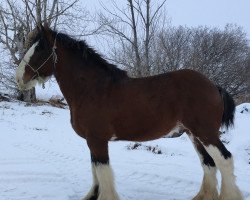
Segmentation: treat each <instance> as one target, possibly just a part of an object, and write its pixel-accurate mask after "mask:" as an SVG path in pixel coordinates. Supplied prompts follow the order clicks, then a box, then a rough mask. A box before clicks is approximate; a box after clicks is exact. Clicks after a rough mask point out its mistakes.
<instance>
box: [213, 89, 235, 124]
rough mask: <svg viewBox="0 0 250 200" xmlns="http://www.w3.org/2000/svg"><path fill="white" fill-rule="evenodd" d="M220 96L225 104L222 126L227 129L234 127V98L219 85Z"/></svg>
mask: <svg viewBox="0 0 250 200" xmlns="http://www.w3.org/2000/svg"><path fill="white" fill-rule="evenodd" d="M217 88H218V90H219V92H220V95H221V97H222V99H223V103H224V111H223V116H222V122H221V123H222V125H223V126H225V127H226V128H229V127H230V126H233V124H234V113H235V103H234V100H233V98H232V96H231V95H230V94H229V93H228V92H227V91H226V90H225V89H223V88H221V87H220V86H218V85H217Z"/></svg>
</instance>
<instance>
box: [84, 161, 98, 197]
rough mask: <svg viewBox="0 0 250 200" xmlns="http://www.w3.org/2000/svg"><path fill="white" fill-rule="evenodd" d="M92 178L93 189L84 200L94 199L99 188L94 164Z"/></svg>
mask: <svg viewBox="0 0 250 200" xmlns="http://www.w3.org/2000/svg"><path fill="white" fill-rule="evenodd" d="M92 178H93V183H92V187H91V189H90V191H89V192H88V194H87V195H86V196H85V197H84V198H83V200H88V199H90V197H92V196H93V195H94V193H95V189H96V187H97V186H98V180H97V176H96V170H95V166H94V164H92Z"/></svg>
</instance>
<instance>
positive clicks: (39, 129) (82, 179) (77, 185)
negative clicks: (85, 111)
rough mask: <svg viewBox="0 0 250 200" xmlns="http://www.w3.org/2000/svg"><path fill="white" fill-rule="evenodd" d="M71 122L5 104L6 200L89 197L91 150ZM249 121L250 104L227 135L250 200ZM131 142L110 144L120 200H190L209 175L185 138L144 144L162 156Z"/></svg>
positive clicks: (1, 182) (52, 111)
mask: <svg viewBox="0 0 250 200" xmlns="http://www.w3.org/2000/svg"><path fill="white" fill-rule="evenodd" d="M52 89H53V88H52ZM247 109H248V111H247ZM242 110H244V111H243V112H242V113H241V111H242ZM69 117H70V116H69V110H68V109H59V108H54V107H51V106H49V105H43V106H35V105H32V106H30V105H26V104H24V103H20V102H0V127H1V133H0V144H1V145H0V199H1V200H21V199H25V200H59V199H60V200H79V199H81V198H82V197H83V196H84V195H85V194H86V193H87V192H88V190H89V189H90V187H91V184H92V175H91V165H90V155H89V150H88V147H87V145H86V142H85V140H84V139H82V138H80V137H79V136H78V135H77V134H75V132H74V131H73V129H72V128H71V125H70V122H69V120H70V119H69ZM249 122H250V104H241V105H239V106H238V107H237V111H236V120H235V126H234V128H232V129H230V130H229V131H228V133H227V134H223V136H222V139H223V141H225V142H226V143H228V144H226V146H227V148H228V149H229V150H230V151H231V152H232V153H233V155H234V160H235V174H236V176H237V184H238V185H239V187H240V189H241V191H242V192H243V195H244V197H245V200H250V123H249ZM130 144H131V142H122V141H119V142H110V144H109V147H110V159H111V165H112V167H113V170H114V173H115V177H116V186H117V191H118V193H119V195H120V198H121V200H138V199H141V200H152V199H158V200H165V199H168V200H187V199H192V197H193V196H194V195H195V194H196V193H197V192H198V191H199V188H200V185H201V181H202V175H203V172H202V169H201V166H200V162H199V159H198V156H197V154H196V152H195V151H194V149H193V146H192V143H191V142H190V141H189V139H188V137H187V136H186V135H182V136H181V137H179V138H162V139H158V140H155V141H151V142H146V143H143V146H152V147H156V146H157V148H159V149H160V150H161V151H162V154H154V153H152V152H150V151H147V150H146V148H138V150H129V149H128V145H130ZM218 176H219V174H218Z"/></svg>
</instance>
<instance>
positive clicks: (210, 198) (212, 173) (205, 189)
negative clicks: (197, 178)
mask: <svg viewBox="0 0 250 200" xmlns="http://www.w3.org/2000/svg"><path fill="white" fill-rule="evenodd" d="M202 167H203V171H204V176H203V181H202V185H201V188H200V191H199V192H198V194H197V195H196V196H195V197H194V198H193V200H217V199H218V196H219V195H218V191H217V178H216V172H217V169H216V167H211V166H210V167H208V166H207V165H202Z"/></svg>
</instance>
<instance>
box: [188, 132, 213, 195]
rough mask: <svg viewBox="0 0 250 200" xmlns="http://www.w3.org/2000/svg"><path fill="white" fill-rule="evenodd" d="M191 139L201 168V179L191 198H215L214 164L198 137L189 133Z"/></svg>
mask: <svg viewBox="0 0 250 200" xmlns="http://www.w3.org/2000/svg"><path fill="white" fill-rule="evenodd" d="M189 137H190V139H191V141H192V142H193V145H194V148H195V150H196V152H197V153H198V156H199V158H200V161H201V166H202V168H203V172H204V175H203V181H202V185H201V188H200V191H199V192H198V194H197V195H196V196H195V197H194V198H193V200H217V199H218V191H217V178H216V171H217V169H216V165H215V163H214V160H213V159H212V158H211V156H210V155H209V154H208V153H207V151H206V150H205V148H204V147H203V145H202V144H201V143H200V141H199V140H198V139H196V138H195V137H193V136H192V135H189Z"/></svg>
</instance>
